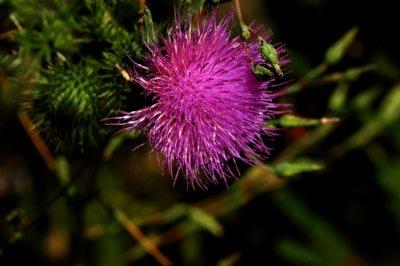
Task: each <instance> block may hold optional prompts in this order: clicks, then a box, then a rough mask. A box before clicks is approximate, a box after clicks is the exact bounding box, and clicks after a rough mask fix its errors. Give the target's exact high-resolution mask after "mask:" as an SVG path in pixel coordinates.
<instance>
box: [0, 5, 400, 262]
mask: <svg viewBox="0 0 400 266" xmlns="http://www.w3.org/2000/svg"><path fill="white" fill-rule="evenodd" d="M217 2H218V1H200V0H199V1H195V0H192V1H191V3H192V7H193V8H194V9H195V10H199V9H201V8H204V9H206V8H207V6H208V5H210V4H211V5H215V4H216V3H217ZM240 2H241V7H242V13H243V17H244V20H245V21H246V22H248V23H250V22H251V21H255V22H256V23H258V24H263V25H264V26H265V27H266V28H268V29H272V30H273V32H274V36H273V42H274V43H276V42H284V43H286V46H287V48H288V51H289V55H290V58H291V64H290V66H289V67H288V70H289V71H288V74H287V77H286V79H285V81H288V83H287V84H286V85H284V86H283V88H285V89H286V90H287V93H286V95H285V96H284V97H282V98H281V99H280V100H281V101H283V102H287V103H290V105H291V109H292V116H285V117H281V118H277V120H274V121H271V122H270V123H269V126H275V127H279V128H283V129H282V130H279V132H280V136H278V137H277V138H275V140H274V141H271V140H267V139H266V143H267V145H269V146H271V147H273V151H272V154H271V156H270V158H269V159H268V160H266V161H265V162H264V163H265V164H264V165H263V166H258V167H249V166H246V165H244V164H243V165H241V164H240V165H239V167H240V169H241V172H242V175H241V177H240V178H239V179H238V180H232V182H230V184H229V188H227V187H226V186H225V184H223V183H222V184H219V185H217V186H210V188H209V189H208V190H206V191H202V190H200V189H199V190H196V191H192V190H187V189H186V187H185V184H184V182H183V180H180V182H179V181H178V182H177V184H176V185H175V186H174V187H173V186H172V181H171V178H170V177H169V176H168V175H167V174H162V169H161V168H160V167H159V166H158V164H157V158H156V156H154V155H149V151H150V148H149V146H148V145H145V146H143V147H142V148H140V149H137V150H135V151H132V147H135V146H138V145H140V144H141V143H144V142H145V136H142V135H135V134H121V135H117V136H113V135H112V134H113V133H115V132H113V131H112V129H104V126H103V125H102V124H101V123H100V122H99V121H100V119H101V118H104V117H107V115H108V114H109V113H110V112H112V110H117V109H119V108H125V109H126V108H128V110H133V109H137V108H139V107H140V106H143V105H144V104H146V103H145V99H144V97H143V96H142V95H141V94H140V88H137V87H135V85H133V84H131V83H129V82H127V81H126V80H125V79H124V78H123V75H121V71H123V69H124V68H125V66H126V65H127V64H129V60H128V59H127V54H128V55H130V56H132V58H134V59H136V60H140V58H141V56H143V54H144V53H145V49H144V48H143V46H142V38H141V34H140V32H141V30H142V29H143V25H142V24H143V23H144V24H145V25H144V28H145V31H146V30H148V28H147V26H146V25H149V24H146V23H149V22H148V21H149V18H148V17H147V22H146V21H145V22H143V20H142V19H141V17H142V14H143V4H144V3H145V2H144V1H139V0H138V1H132V0H130V1H127V0H119V1H118V0H110V1H102V0H85V1H72V0H70V1H68V0H64V1H62V0H46V1H39V0H25V1H22V0H0V44H1V46H0V265H25V264H27V263H31V264H35V265H116V266H118V265H171V264H172V265H194V266H196V265H221V266H228V265H388V266H389V265H400V253H399V250H400V179H399V178H400V154H399V151H400V138H399V136H400V111H399V110H400V83H399V82H400V81H399V78H400V72H399V67H400V66H399V62H400V61H399V59H400V58H399V57H400V53H399V52H398V49H399V48H398V47H400V43H399V41H398V40H396V33H397V31H396V30H395V25H396V20H397V14H396V11H397V9H396V8H395V6H396V3H395V2H394V1H389V0H382V1H380V2H379V3H376V2H371V1H357V0H351V1H344V0H335V1H334V0H287V1H261V0H254V1H250V0H247V1H245V0H242V1H240ZM146 4H147V5H148V6H149V9H150V11H151V13H152V17H153V23H154V27H155V30H156V31H159V32H160V33H165V29H166V25H168V23H169V22H170V21H171V18H172V17H173V8H174V5H178V6H179V5H181V4H182V3H181V1H177V2H173V1H166V0H161V1H159V0H153V1H147V3H146ZM232 6H233V1H223V2H222V3H219V8H220V11H219V12H220V13H221V15H222V14H224V13H225V12H226V11H227V10H228V9H229V8H230V7H232ZM235 31H236V34H240V32H239V29H237V28H235ZM116 65H117V66H116ZM122 74H123V72H122ZM71 95H72V96H71ZM338 120H340V121H338Z"/></svg>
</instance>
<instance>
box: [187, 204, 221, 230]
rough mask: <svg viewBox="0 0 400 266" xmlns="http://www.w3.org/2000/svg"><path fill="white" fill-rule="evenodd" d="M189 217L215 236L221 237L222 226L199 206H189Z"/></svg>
mask: <svg viewBox="0 0 400 266" xmlns="http://www.w3.org/2000/svg"><path fill="white" fill-rule="evenodd" d="M190 218H191V219H192V220H193V221H194V222H196V223H197V224H198V225H200V226H201V227H202V228H204V229H206V230H207V231H209V232H210V233H212V234H213V235H215V236H217V237H221V236H222V235H223V233H224V228H223V226H222V225H221V224H220V223H219V222H218V220H217V219H215V218H214V217H213V216H212V215H210V214H208V213H206V212H205V211H203V210H201V209H199V208H194V207H191V208H190Z"/></svg>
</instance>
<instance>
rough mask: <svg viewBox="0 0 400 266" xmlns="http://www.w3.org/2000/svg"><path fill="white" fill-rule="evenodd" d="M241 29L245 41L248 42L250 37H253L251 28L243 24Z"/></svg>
mask: <svg viewBox="0 0 400 266" xmlns="http://www.w3.org/2000/svg"><path fill="white" fill-rule="evenodd" d="M240 29H241V30H242V37H243V39H245V40H246V41H247V40H249V39H250V37H251V32H250V29H249V26H247V25H246V24H244V23H241V24H240Z"/></svg>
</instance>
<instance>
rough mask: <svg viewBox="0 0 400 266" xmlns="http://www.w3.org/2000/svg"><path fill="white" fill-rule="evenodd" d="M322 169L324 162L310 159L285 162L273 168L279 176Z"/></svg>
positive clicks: (289, 175) (290, 175)
mask: <svg viewBox="0 0 400 266" xmlns="http://www.w3.org/2000/svg"><path fill="white" fill-rule="evenodd" d="M322 169H323V166H322V164H320V163H317V162H313V161H308V160H304V161H295V162H283V163H279V164H277V165H275V166H273V167H272V168H271V170H272V172H273V173H274V174H276V175H278V176H279V177H292V176H296V175H299V174H303V173H310V172H315V171H320V170H322Z"/></svg>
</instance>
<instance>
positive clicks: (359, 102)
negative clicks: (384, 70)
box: [350, 87, 381, 111]
mask: <svg viewBox="0 0 400 266" xmlns="http://www.w3.org/2000/svg"><path fill="white" fill-rule="evenodd" d="M380 90H381V88H380V87H372V88H369V89H367V90H364V91H362V92H360V93H359V94H357V95H356V96H355V97H354V98H353V99H352V101H351V103H350V106H351V108H353V109H354V110H357V111H364V110H366V109H367V108H369V107H371V104H372V103H373V101H374V100H375V99H376V98H377V97H378V95H379V92H380Z"/></svg>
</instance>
